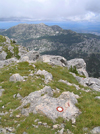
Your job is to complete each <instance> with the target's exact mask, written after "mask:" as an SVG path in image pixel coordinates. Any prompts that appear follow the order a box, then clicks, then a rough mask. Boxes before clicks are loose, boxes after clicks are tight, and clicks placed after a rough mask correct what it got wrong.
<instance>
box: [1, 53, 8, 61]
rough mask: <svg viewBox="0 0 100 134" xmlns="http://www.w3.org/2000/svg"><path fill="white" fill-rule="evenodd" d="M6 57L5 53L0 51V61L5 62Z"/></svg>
mask: <svg viewBox="0 0 100 134" xmlns="http://www.w3.org/2000/svg"><path fill="white" fill-rule="evenodd" d="M6 56H7V53H6V52H4V51H2V53H0V60H5V59H6Z"/></svg>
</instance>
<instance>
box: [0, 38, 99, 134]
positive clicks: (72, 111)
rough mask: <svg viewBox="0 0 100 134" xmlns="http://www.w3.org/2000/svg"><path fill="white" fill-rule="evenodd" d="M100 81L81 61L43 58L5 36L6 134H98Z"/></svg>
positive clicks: (0, 83) (2, 105)
mask: <svg viewBox="0 0 100 134" xmlns="http://www.w3.org/2000/svg"><path fill="white" fill-rule="evenodd" d="M99 113H100V79H98V78H93V77H89V75H88V73H87V70H86V63H85V61H84V60H83V59H82V58H75V59H71V60H67V59H66V58H64V57H62V56H59V55H58V56H57V55H56V56H55V55H41V54H40V53H39V52H38V51H28V50H27V49H26V48H25V47H23V46H20V45H16V44H15V41H14V40H10V39H9V38H8V37H5V36H0V133H1V134H33V133H34V134H99V133H100V116H99Z"/></svg>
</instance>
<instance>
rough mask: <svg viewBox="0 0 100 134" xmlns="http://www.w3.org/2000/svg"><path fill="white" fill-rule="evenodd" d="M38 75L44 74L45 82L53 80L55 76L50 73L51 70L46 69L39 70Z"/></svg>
mask: <svg viewBox="0 0 100 134" xmlns="http://www.w3.org/2000/svg"><path fill="white" fill-rule="evenodd" d="M36 74H37V75H44V77H45V81H44V82H45V84H47V83H48V82H50V81H51V80H52V78H53V76H52V74H51V73H49V72H47V71H45V70H42V71H41V70H38V71H37V73H36Z"/></svg>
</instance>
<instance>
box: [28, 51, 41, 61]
mask: <svg viewBox="0 0 100 134" xmlns="http://www.w3.org/2000/svg"><path fill="white" fill-rule="evenodd" d="M27 56H28V57H29V60H32V61H35V60H37V59H38V58H39V57H40V54H39V52H36V51H29V52H28V53H27Z"/></svg>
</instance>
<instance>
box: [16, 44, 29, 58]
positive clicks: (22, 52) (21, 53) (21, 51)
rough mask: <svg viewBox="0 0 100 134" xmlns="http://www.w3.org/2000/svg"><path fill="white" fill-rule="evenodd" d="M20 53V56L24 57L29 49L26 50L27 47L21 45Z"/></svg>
mask: <svg viewBox="0 0 100 134" xmlns="http://www.w3.org/2000/svg"><path fill="white" fill-rule="evenodd" d="M18 50H19V53H18V55H19V56H20V57H23V56H25V55H26V54H27V50H26V48H25V47H23V46H19V49H18Z"/></svg>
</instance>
